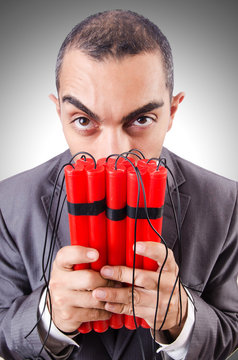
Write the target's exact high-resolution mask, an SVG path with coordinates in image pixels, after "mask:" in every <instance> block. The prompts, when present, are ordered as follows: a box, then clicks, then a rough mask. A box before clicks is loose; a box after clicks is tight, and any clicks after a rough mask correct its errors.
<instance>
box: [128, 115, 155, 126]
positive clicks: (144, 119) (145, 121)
mask: <svg viewBox="0 0 238 360" xmlns="http://www.w3.org/2000/svg"><path fill="white" fill-rule="evenodd" d="M152 122H153V119H151V118H150V117H148V116H141V117H139V118H138V119H136V120H135V121H134V122H133V124H132V125H134V126H139V127H146V126H149V125H150V124H151V123H152Z"/></svg>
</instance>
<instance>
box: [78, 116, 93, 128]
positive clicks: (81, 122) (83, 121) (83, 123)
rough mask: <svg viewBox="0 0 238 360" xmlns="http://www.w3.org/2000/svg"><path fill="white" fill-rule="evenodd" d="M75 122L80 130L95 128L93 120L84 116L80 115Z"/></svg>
mask: <svg viewBox="0 0 238 360" xmlns="http://www.w3.org/2000/svg"><path fill="white" fill-rule="evenodd" d="M73 122H74V124H75V126H76V127H77V128H78V129H80V130H89V129H92V128H93V123H92V121H91V120H89V119H87V118H86V117H83V116H81V117H78V118H77V119H75V120H74V121H73Z"/></svg>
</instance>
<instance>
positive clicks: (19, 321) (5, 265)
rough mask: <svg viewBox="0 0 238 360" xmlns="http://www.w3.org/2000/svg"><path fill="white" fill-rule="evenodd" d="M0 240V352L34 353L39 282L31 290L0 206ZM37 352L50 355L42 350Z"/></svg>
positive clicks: (7, 355) (12, 354)
mask: <svg viewBox="0 0 238 360" xmlns="http://www.w3.org/2000/svg"><path fill="white" fill-rule="evenodd" d="M19 216H20V215H19ZM0 243H1V248H0V356H3V357H4V358H5V359H8V360H12V359H13V360H18V359H23V358H25V359H26V358H29V357H30V358H32V356H33V357H36V356H37V354H38V353H39V352H40V350H41V347H42V344H41V341H40V338H39V334H38V330H37V326H36V327H34V326H35V324H36V323H37V309H38V306H39V299H40V296H41V293H42V290H43V286H42V287H39V288H37V289H36V290H34V291H32V289H31V286H30V284H29V280H28V277H27V272H26V269H25V267H24V262H23V261H22V257H21V254H20V253H19V251H18V248H17V245H16V243H15V242H14V239H13V238H12V236H11V234H10V233H9V231H8V229H7V226H6V223H5V221H4V218H3V214H2V211H1V210H0ZM29 251H30V250H29ZM33 266H34V264H33ZM41 355H42V358H43V359H50V357H49V355H48V354H47V353H46V351H44V350H43V351H42V353H41Z"/></svg>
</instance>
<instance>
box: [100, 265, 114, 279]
mask: <svg viewBox="0 0 238 360" xmlns="http://www.w3.org/2000/svg"><path fill="white" fill-rule="evenodd" d="M101 273H102V275H103V276H106V277H112V276H113V268H111V267H107V266H106V267H104V268H103V269H102V270H101Z"/></svg>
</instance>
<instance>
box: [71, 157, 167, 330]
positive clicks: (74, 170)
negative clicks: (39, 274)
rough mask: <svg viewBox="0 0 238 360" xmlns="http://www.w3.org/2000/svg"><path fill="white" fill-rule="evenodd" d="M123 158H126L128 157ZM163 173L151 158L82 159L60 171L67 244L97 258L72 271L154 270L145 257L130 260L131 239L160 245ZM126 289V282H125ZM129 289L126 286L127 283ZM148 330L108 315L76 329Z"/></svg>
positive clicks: (141, 322) (125, 317)
mask: <svg viewBox="0 0 238 360" xmlns="http://www.w3.org/2000/svg"><path fill="white" fill-rule="evenodd" d="M127 155H128V154H127ZM166 178H167V170H166V168H165V167H163V166H160V164H159V163H158V162H157V161H155V160H153V159H150V160H148V159H145V158H143V159H139V160H138V161H137V164H136V165H135V159H134V158H133V157H132V156H131V155H129V156H123V155H119V156H118V157H117V158H113V157H108V158H107V159H106V158H105V159H99V160H98V161H97V163H96V162H95V161H94V160H93V159H92V158H90V157H89V158H86V157H85V156H83V157H82V158H80V159H78V160H77V161H76V162H75V163H74V164H71V165H67V166H66V167H65V182H66V193H67V205H68V216H69V227H70V238H71V244H72V245H81V246H86V247H92V248H95V249H97V250H98V252H99V255H100V256H99V259H98V260H97V261H96V262H93V263H91V264H90V265H89V264H78V265H75V267H74V269H75V270H81V269H87V268H89V267H90V268H91V269H93V270H96V271H100V269H101V267H102V266H104V265H107V264H108V265H126V266H128V267H133V266H134V267H136V268H141V269H147V270H153V271H156V270H157V268H158V264H157V263H156V262H155V261H154V260H151V259H149V258H147V257H142V256H140V255H136V256H134V250H133V245H134V241H135V240H136V241H155V242H159V241H160V237H159V236H158V234H157V233H156V232H155V231H154V230H153V229H152V227H151V226H150V224H149V221H148V218H149V219H150V222H151V224H152V226H153V227H154V229H155V230H156V231H157V232H158V233H159V234H161V231H162V219H163V206H164V198H165V189H166ZM125 286H126V284H125ZM127 286H128V285H127ZM123 325H124V326H125V327H126V328H128V329H135V328H136V327H137V326H142V327H144V328H148V327H149V326H148V324H147V323H146V322H145V320H143V319H141V318H138V317H136V324H135V319H134V318H133V316H129V315H119V314H113V315H112V317H111V318H110V320H107V321H93V322H87V323H83V324H82V325H81V326H80V328H79V331H80V332H81V333H88V332H89V331H91V330H92V329H94V330H95V331H97V332H104V331H106V330H107V329H108V327H109V326H110V327H111V328H114V329H119V328H121V327H122V326H123Z"/></svg>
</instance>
